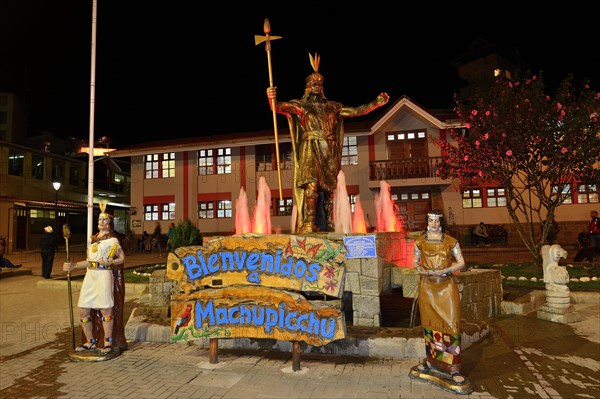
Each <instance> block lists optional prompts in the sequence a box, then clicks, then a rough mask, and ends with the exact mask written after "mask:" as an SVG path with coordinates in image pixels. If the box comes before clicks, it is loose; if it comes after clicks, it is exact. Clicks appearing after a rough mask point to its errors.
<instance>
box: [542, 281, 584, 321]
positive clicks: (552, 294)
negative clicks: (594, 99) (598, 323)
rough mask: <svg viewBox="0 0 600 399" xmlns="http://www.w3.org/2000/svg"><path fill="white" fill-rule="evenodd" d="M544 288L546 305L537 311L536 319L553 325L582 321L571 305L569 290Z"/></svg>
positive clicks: (562, 287) (564, 287) (566, 288)
mask: <svg viewBox="0 0 600 399" xmlns="http://www.w3.org/2000/svg"><path fill="white" fill-rule="evenodd" d="M558 288H560V289H555V288H554V287H551V288H549V287H548V285H547V287H546V303H545V304H544V306H542V307H541V308H540V309H538V311H537V317H538V319H541V320H548V321H551V322H554V323H562V324H570V323H576V322H578V321H581V320H583V317H582V316H581V314H580V313H578V312H575V308H574V307H573V306H572V305H571V292H570V290H569V288H568V287H567V286H566V285H564V286H559V287H558Z"/></svg>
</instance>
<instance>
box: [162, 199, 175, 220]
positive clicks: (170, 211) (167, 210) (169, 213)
mask: <svg viewBox="0 0 600 399" xmlns="http://www.w3.org/2000/svg"><path fill="white" fill-rule="evenodd" d="M161 207H162V212H161V214H162V215H161V216H162V220H175V203H174V202H170V203H168V204H161Z"/></svg>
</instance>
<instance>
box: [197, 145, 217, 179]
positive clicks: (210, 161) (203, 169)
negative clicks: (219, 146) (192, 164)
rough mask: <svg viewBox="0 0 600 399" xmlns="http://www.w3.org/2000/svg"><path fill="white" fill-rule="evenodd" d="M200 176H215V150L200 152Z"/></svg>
mask: <svg viewBox="0 0 600 399" xmlns="http://www.w3.org/2000/svg"><path fill="white" fill-rule="evenodd" d="M198 174H199V175H214V174H215V159H214V151H213V150H200V151H198Z"/></svg>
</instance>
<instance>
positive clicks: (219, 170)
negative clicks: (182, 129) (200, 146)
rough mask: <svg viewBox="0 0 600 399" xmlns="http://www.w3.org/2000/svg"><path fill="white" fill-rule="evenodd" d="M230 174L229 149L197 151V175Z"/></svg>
mask: <svg viewBox="0 0 600 399" xmlns="http://www.w3.org/2000/svg"><path fill="white" fill-rule="evenodd" d="M227 173H231V148H229V147H226V148H218V149H216V150H213V149H209V150H199V151H198V174H199V175H214V174H218V175H222V174H227Z"/></svg>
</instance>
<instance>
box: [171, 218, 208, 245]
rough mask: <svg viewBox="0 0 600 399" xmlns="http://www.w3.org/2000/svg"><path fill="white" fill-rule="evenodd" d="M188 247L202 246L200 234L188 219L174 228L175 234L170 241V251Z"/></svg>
mask: <svg viewBox="0 0 600 399" xmlns="http://www.w3.org/2000/svg"><path fill="white" fill-rule="evenodd" d="M190 245H202V234H201V233H200V230H199V229H198V228H197V227H196V226H194V224H193V223H192V222H191V221H190V219H188V218H186V219H184V220H182V221H180V222H179V223H178V224H177V226H175V233H174V234H173V238H172V240H171V251H173V250H175V249H176V248H179V247H187V246H190Z"/></svg>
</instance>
